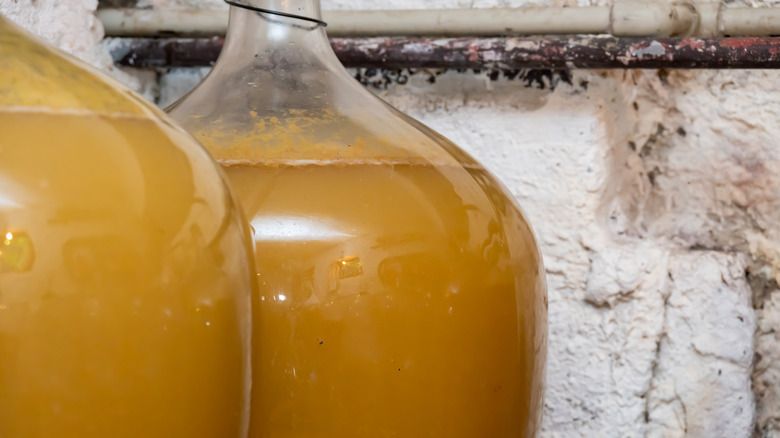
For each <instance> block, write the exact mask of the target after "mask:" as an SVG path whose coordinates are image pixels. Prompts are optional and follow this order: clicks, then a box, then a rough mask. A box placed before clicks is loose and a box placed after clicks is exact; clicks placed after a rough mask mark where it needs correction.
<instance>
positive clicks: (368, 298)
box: [226, 163, 546, 438]
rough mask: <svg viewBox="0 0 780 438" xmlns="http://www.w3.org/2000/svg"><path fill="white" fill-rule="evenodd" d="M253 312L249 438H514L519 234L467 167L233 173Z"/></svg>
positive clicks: (533, 320)
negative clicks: (242, 214)
mask: <svg viewBox="0 0 780 438" xmlns="http://www.w3.org/2000/svg"><path fill="white" fill-rule="evenodd" d="M226 172H227V173H228V176H229V179H230V181H231V183H232V186H233V188H234V190H235V192H236V193H237V195H238V197H239V198H240V200H241V201H242V203H243V207H244V208H245V210H246V211H247V213H248V214H247V217H248V218H249V220H250V222H251V223H252V227H253V231H254V236H255V241H256V246H257V254H256V263H257V272H258V273H259V274H258V276H259V279H260V283H261V297H260V306H259V309H258V315H257V320H256V332H255V336H256V337H255V341H254V348H255V350H254V354H255V357H254V360H255V365H254V381H253V408H252V411H253V412H252V426H251V433H250V436H252V437H297V438H304V437H323V438H324V437H328V438H333V437H390V436H393V437H409V438H411V437H423V436H426V437H449V438H456V437H469V438H475V437H491V438H492V437H530V436H531V435H532V433H533V431H534V430H535V429H536V427H537V425H538V419H539V414H540V409H541V384H542V380H543V378H542V373H543V363H544V343H545V333H546V317H545V315H546V313H545V309H544V281H543V279H542V277H541V276H540V259H539V255H538V253H537V250H536V246H535V245H536V244H535V242H534V239H533V236H532V233H531V231H530V229H529V228H528V225H527V224H526V222H525V220H524V219H523V217H522V215H521V214H520V212H519V211H518V210H517V208H516V206H515V204H514V203H513V202H511V201H509V200H508V199H507V198H506V196H505V195H503V194H502V193H501V192H500V191H499V190H497V188H496V187H497V186H496V183H495V181H493V179H492V178H491V177H490V176H489V175H488V174H486V173H485V172H484V171H483V170H480V169H465V168H463V167H456V166H433V165H429V164H425V163H420V164H391V163H387V164H381V163H380V164H351V165H343V164H341V165H340V164H338V163H331V164H327V165H317V164H310V165H306V164H302V165H294V163H293V165H275V164H273V163H271V164H254V165H252V164H248V163H246V164H241V163H238V164H236V163H233V164H232V165H230V166H228V167H226Z"/></svg>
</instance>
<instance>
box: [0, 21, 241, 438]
mask: <svg viewBox="0 0 780 438" xmlns="http://www.w3.org/2000/svg"><path fill="white" fill-rule="evenodd" d="M0 60H2V61H1V62H0V234H1V236H0V436H1V437H3V438H53V437H56V438H107V437H112V438H138V437H145V438H172V437H181V438H244V437H245V436H246V431H247V428H248V422H249V415H248V399H249V384H250V381H249V379H250V376H249V373H250V371H251V368H250V353H249V343H250V341H251V339H250V336H251V320H250V318H251V307H250V300H251V296H252V294H253V285H254V270H253V269H252V264H253V262H252V259H251V257H252V251H251V249H250V248H251V239H250V238H249V228H248V226H247V225H246V223H245V222H244V221H243V219H242V215H241V214H240V211H239V210H238V209H237V207H236V206H235V204H234V202H233V200H232V198H231V196H230V192H229V191H228V188H227V184H226V183H225V181H224V180H223V177H222V175H221V171H220V170H219V167H218V166H217V165H216V164H215V163H214V162H213V161H212V160H211V158H210V157H209V155H208V153H207V152H206V151H205V150H203V149H202V148H201V147H200V146H199V145H198V144H197V143H196V142H195V141H194V140H192V138H191V137H190V136H189V135H188V134H186V133H184V131H181V130H180V129H179V128H176V127H174V126H172V125H171V124H170V122H169V121H168V119H167V116H166V115H165V114H163V113H162V112H160V111H159V110H156V109H154V108H152V107H151V106H150V105H148V104H147V103H145V102H143V100H142V99H141V98H140V97H138V96H136V95H134V94H133V93H131V92H130V91H129V90H127V89H125V88H124V87H121V86H119V85H116V84H114V82H113V81H110V80H109V79H106V78H105V77H104V76H103V75H102V74H100V73H98V72H96V71H94V70H93V69H92V68H91V67H88V66H86V65H84V64H82V63H80V62H78V61H76V60H75V59H73V58H71V57H69V56H67V55H65V54H63V53H61V52H58V51H56V50H55V49H51V48H49V47H47V46H45V45H43V44H41V43H39V42H37V41H35V40H34V39H33V38H32V37H31V36H29V35H28V34H26V33H24V32H23V31H21V30H20V29H19V28H17V27H16V26H14V25H12V24H11V23H10V22H8V21H6V20H5V19H4V18H3V17H2V16H0Z"/></svg>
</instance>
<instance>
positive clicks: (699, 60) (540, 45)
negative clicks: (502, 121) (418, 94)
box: [107, 36, 780, 70]
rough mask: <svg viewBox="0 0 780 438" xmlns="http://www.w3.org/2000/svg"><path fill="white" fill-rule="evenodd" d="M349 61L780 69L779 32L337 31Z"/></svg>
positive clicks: (148, 59)
mask: <svg viewBox="0 0 780 438" xmlns="http://www.w3.org/2000/svg"><path fill="white" fill-rule="evenodd" d="M222 44H223V40H222V39H219V38H212V39H115V40H113V41H110V42H108V43H107V47H108V49H109V52H110V53H111V55H112V56H113V57H114V60H115V61H116V62H117V63H118V64H120V65H126V66H133V67H141V68H154V67H194V66H207V65H210V64H212V63H213V62H214V61H215V60H216V59H217V56H218V55H219V52H220V50H221V49H222ZM331 45H332V46H333V49H334V50H335V52H336V54H337V55H338V57H339V59H340V60H341V62H342V63H344V65H345V66H347V67H372V68H385V69H416V68H447V69H500V70H518V69H526V68H549V69H573V68H580V69H629V68H647V69H655V68H764V69H777V68H780V38H709V39H700V38H654V39H648V38H615V37H587V36H577V37H567V38H552V37H551V38H543V39H540V38H399V37H396V38H363V39H356V38H334V39H331Z"/></svg>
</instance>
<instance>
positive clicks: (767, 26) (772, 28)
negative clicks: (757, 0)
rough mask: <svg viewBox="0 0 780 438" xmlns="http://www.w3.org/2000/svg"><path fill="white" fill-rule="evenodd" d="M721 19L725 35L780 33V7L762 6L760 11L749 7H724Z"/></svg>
mask: <svg viewBox="0 0 780 438" xmlns="http://www.w3.org/2000/svg"><path fill="white" fill-rule="evenodd" d="M721 21H722V23H723V33H724V34H726V35H735V36H736V35H739V36H764V35H780V8H775V9H769V8H764V9H763V10H762V11H761V12H760V13H755V12H752V9H749V8H740V9H724V10H723V12H722V19H721Z"/></svg>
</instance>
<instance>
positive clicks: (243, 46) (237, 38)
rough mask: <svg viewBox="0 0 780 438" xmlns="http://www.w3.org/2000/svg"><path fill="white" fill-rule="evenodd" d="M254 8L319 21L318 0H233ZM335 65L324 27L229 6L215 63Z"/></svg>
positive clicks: (306, 21) (305, 21) (314, 23)
mask: <svg viewBox="0 0 780 438" xmlns="http://www.w3.org/2000/svg"><path fill="white" fill-rule="evenodd" d="M235 3H240V4H242V5H246V6H249V7H250V8H251V7H254V8H261V9H267V10H271V11H278V12H281V13H285V14H292V15H298V16H303V17H309V18H312V19H316V20H320V19H321V12H320V2H319V0H235ZM334 61H335V62H336V63H337V65H339V64H338V59H337V58H336V55H335V54H334V53H333V50H332V49H331V47H330V43H329V42H328V36H327V34H326V33H325V28H324V26H322V25H320V24H319V23H316V22H314V21H308V20H304V19H300V18H293V17H288V16H283V15H276V14H271V13H266V12H258V11H256V10H252V9H249V8H243V7H239V6H233V5H231V6H230V23H229V26H228V32H227V36H226V38H225V46H224V48H223V50H222V54H221V55H220V59H219V63H218V64H221V63H229V64H232V65H234V66H235V65H247V64H252V65H253V66H259V65H262V64H268V65H276V66H280V65H285V64H302V65H306V66H308V67H311V66H313V65H315V64H326V65H327V64H331V63H332V62H334Z"/></svg>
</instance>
